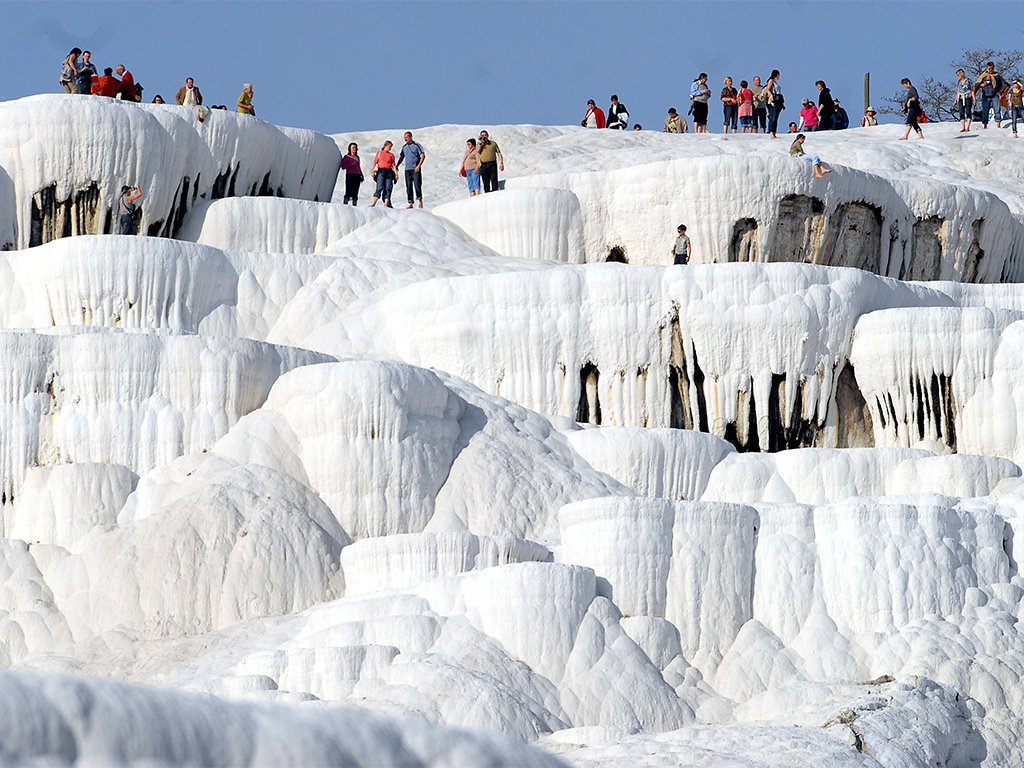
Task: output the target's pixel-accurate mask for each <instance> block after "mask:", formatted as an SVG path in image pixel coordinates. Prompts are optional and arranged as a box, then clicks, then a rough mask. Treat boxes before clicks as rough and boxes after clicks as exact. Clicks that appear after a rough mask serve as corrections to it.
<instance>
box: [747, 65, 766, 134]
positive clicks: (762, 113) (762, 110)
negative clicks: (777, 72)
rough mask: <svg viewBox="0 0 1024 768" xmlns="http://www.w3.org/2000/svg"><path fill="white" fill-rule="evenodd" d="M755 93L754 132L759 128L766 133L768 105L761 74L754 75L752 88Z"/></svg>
mask: <svg viewBox="0 0 1024 768" xmlns="http://www.w3.org/2000/svg"><path fill="white" fill-rule="evenodd" d="M750 91H751V93H753V94H754V133H757V132H758V131H759V130H760V132H761V133H766V132H767V130H768V107H767V105H766V104H765V97H764V86H763V85H761V77H760V75H756V76H755V77H754V84H753V85H752V86H751V88H750Z"/></svg>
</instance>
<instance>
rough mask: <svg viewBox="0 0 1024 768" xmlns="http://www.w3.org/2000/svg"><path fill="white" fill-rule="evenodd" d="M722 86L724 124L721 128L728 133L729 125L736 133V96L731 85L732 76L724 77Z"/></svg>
mask: <svg viewBox="0 0 1024 768" xmlns="http://www.w3.org/2000/svg"><path fill="white" fill-rule="evenodd" d="M723 82H724V87H723V88H722V114H723V118H724V122H725V125H724V127H723V128H722V133H728V132H729V127H730V126H731V127H732V132H733V133H736V122H737V120H736V118H737V114H738V110H737V103H738V96H739V94H738V93H737V91H736V89H735V88H733V87H732V78H731V77H727V78H725V80H724V81H723Z"/></svg>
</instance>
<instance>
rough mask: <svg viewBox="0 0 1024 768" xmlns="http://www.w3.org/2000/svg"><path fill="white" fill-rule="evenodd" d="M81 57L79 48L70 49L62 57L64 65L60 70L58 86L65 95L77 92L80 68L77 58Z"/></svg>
mask: <svg viewBox="0 0 1024 768" xmlns="http://www.w3.org/2000/svg"><path fill="white" fill-rule="evenodd" d="M81 55H82V49H81V48H72V49H71V52H70V53H69V54H68V55H67V56H65V57H64V64H63V65H62V66H61V68H60V84H61V85H62V86H64V90H65V91H66V92H67V93H75V92H76V91H77V90H78V68H79V66H81V64H80V62H79V61H78V57H79V56H81Z"/></svg>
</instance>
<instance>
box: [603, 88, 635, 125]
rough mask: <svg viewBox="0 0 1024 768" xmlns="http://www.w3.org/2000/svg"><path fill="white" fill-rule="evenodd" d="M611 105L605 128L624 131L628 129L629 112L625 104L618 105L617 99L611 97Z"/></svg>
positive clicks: (616, 97)
mask: <svg viewBox="0 0 1024 768" xmlns="http://www.w3.org/2000/svg"><path fill="white" fill-rule="evenodd" d="M611 101H612V105H611V106H610V107H608V124H607V126H606V127H608V128H614V129H615V130H617V131H624V130H626V128H628V127H629V110H627V109H626V105H625V104H621V103H619V97H618V96H615V95H614V94H613V95H612V99H611Z"/></svg>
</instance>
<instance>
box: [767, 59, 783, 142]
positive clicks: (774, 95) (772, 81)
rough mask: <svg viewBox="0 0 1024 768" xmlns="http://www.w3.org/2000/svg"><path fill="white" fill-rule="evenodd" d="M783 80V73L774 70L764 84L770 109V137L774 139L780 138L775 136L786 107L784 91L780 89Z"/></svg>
mask: <svg viewBox="0 0 1024 768" xmlns="http://www.w3.org/2000/svg"><path fill="white" fill-rule="evenodd" d="M781 78H782V73H780V72H779V70H777V69H773V70H772V73H771V74H770V75H768V80H767V81H766V82H765V84H764V98H765V104H766V105H767V109H768V135H769V136H771V137H772V138H773V139H777V138H779V137H778V136H776V135H775V134H776V133H777V132H778V130H779V113H780V112H781V111H782V110H783V108H784V107H785V101H784V100H783V98H782V90H781V89H780V88H779V80H780V79H781Z"/></svg>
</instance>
